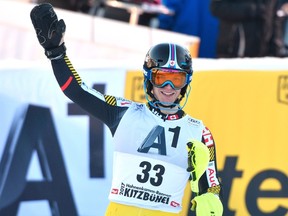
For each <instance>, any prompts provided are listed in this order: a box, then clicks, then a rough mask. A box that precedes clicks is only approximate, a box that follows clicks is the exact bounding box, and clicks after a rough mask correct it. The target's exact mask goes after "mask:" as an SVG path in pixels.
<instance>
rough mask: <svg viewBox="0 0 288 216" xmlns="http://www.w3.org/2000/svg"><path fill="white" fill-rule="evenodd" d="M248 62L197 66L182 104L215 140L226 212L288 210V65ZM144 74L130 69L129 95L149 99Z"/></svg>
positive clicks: (283, 212) (275, 212) (280, 212)
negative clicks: (239, 65)
mask: <svg viewBox="0 0 288 216" xmlns="http://www.w3.org/2000/svg"><path fill="white" fill-rule="evenodd" d="M244 64H245V63H244ZM223 65H226V64H223ZM223 68H224V66H223ZM247 68H249V66H248V67H247ZM250 68H251V69H241V70H235V69H231V70H227V69H225V68H224V69H223V70H213V69H209V70H199V71H196V72H195V73H194V75H193V81H192V90H191V91H190V97H189V100H188V102H187V104H186V106H185V107H184V110H185V111H186V112H187V113H189V114H190V115H192V116H194V117H196V118H199V119H202V120H203V121H204V123H205V124H206V125H207V126H208V127H209V129H210V130H211V131H212V134H213V136H214V139H215V141H216V149H217V162H218V170H219V171H220V172H219V174H220V177H221V179H222V185H223V189H224V190H223V191H224V193H223V204H224V215H225V216H230V215H231V216H234V215H237V216H242V215H253V216H254V215H271V216H272V215H273V216H274V215H279V216H280V215H288V184H287V182H288V168H287V167H288V161H287V151H286V148H287V147H286V146H287V139H286V137H287V128H288V121H287V119H288V69H286V70H285V69H275V70H272V69H269V70H267V69H266V70H264V69H259V67H255V66H251V67H250ZM142 77H143V75H142V72H141V71H130V72H128V74H127V85H126V91H125V95H126V97H128V98H129V97H130V98H132V99H134V100H139V101H144V100H145V95H144V93H143V78H142ZM132 89H135V90H134V91H132ZM187 197H188V199H189V196H187Z"/></svg>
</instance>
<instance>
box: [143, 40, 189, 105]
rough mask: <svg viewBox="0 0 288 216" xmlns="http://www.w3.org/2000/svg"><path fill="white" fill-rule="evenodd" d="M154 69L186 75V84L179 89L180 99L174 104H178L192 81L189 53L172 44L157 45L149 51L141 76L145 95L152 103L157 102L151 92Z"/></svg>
mask: <svg viewBox="0 0 288 216" xmlns="http://www.w3.org/2000/svg"><path fill="white" fill-rule="evenodd" d="M155 68H157V69H164V71H165V70H166V71H170V70H173V71H179V72H185V73H186V82H185V84H184V86H183V87H182V88H181V93H180V95H181V97H180V98H179V99H177V100H176V101H175V103H176V104H179V103H180V101H181V100H182V98H183V97H184V96H185V94H186V90H187V86H188V85H189V84H190V82H191V80H192V74H193V70H192V59H191V55H190V53H189V51H188V50H187V49H186V48H184V47H182V46H180V45H177V44H172V43H161V44H157V45H155V46H153V47H151V48H150V49H149V51H148V52H147V54H146V57H145V60H144V65H143V69H144V70H143V74H144V87H145V93H146V94H148V95H149V96H150V97H151V98H152V100H153V101H155V100H157V99H156V98H155V97H154V95H153V93H152V92H151V90H152V82H151V79H152V70H153V69H155Z"/></svg>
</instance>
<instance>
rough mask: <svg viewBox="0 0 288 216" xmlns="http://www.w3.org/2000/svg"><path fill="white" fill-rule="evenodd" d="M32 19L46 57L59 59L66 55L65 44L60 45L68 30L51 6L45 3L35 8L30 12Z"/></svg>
mask: <svg viewBox="0 0 288 216" xmlns="http://www.w3.org/2000/svg"><path fill="white" fill-rule="evenodd" d="M30 18H31V21H32V24H33V26H34V29H35V31H36V34H37V38H38V41H39V43H40V44H41V46H42V47H43V48H44V49H45V55H46V56H47V57H48V58H49V59H57V58H60V57H62V56H64V55H65V52H66V47H65V45H64V42H63V43H62V44H60V42H61V40H62V37H63V35H64V33H65V30H66V25H65V23H64V21H63V20H62V19H61V20H59V21H58V18H57V15H56V13H55V11H54V9H53V7H52V5H51V4H48V3H43V4H39V5H37V6H35V7H34V8H33V9H32V11H31V12H30Z"/></svg>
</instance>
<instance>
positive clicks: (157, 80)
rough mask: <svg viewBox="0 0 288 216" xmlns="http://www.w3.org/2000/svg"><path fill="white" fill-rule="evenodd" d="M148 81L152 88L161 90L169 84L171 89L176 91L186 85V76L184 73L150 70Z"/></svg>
mask: <svg viewBox="0 0 288 216" xmlns="http://www.w3.org/2000/svg"><path fill="white" fill-rule="evenodd" d="M150 81H151V83H152V84H153V86H155V87H158V88H162V87H164V86H165V85H167V84H170V85H171V86H172V88H173V89H175V90H178V89H181V88H183V87H184V86H185V85H187V84H188V76H187V73H186V72H185V71H180V70H173V69H165V68H152V69H151V79H150Z"/></svg>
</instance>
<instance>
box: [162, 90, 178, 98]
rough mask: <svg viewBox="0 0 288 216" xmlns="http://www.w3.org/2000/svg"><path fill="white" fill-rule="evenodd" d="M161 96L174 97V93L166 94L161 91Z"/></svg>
mask: <svg viewBox="0 0 288 216" xmlns="http://www.w3.org/2000/svg"><path fill="white" fill-rule="evenodd" d="M161 94H163V95H165V96H167V97H171V96H172V95H174V94H175V93H174V92H165V91H161Z"/></svg>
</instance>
